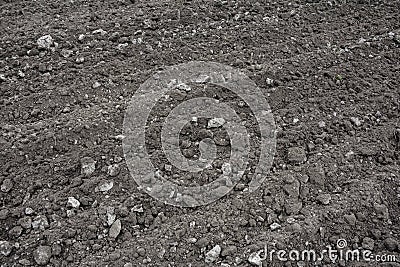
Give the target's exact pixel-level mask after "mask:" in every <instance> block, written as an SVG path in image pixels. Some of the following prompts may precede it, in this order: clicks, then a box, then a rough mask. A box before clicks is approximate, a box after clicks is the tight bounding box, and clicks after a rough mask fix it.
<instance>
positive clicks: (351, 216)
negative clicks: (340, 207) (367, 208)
mask: <svg viewBox="0 0 400 267" xmlns="http://www.w3.org/2000/svg"><path fill="white" fill-rule="evenodd" d="M344 220H345V221H346V222H347V223H348V224H350V225H352V226H354V225H356V221H357V218H356V215H354V214H353V213H352V214H348V215H344Z"/></svg>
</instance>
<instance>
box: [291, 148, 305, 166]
mask: <svg viewBox="0 0 400 267" xmlns="http://www.w3.org/2000/svg"><path fill="white" fill-rule="evenodd" d="M287 159H288V161H289V162H290V163H294V164H299V163H303V162H305V161H306V160H307V156H306V151H305V150H304V148H302V147H290V148H289V149H288V153H287Z"/></svg>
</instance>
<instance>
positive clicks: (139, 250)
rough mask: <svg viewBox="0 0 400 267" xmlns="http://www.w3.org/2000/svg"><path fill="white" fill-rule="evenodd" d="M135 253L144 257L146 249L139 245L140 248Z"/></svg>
mask: <svg viewBox="0 0 400 267" xmlns="http://www.w3.org/2000/svg"><path fill="white" fill-rule="evenodd" d="M137 253H138V254H139V255H140V256H142V257H144V256H145V255H146V249H145V248H142V247H140V248H138V249H137Z"/></svg>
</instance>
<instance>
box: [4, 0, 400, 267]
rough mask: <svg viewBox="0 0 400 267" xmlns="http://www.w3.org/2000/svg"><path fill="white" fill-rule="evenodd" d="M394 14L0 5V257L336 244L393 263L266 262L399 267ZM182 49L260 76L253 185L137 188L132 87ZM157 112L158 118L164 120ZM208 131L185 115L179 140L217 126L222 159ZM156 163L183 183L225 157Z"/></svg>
mask: <svg viewBox="0 0 400 267" xmlns="http://www.w3.org/2000/svg"><path fill="white" fill-rule="evenodd" d="M398 10H400V2H399V1H392V0H390V1H389V0H383V1H379V0H376V1H374V0H369V1H368V0H347V1H346V0H331V1H316V0H307V1H286V0H284V1H256V0H254V1H253V0H251V1H244V0H241V1H221V0H219V1H211V0H207V1H206V0H203V1H200V0H192V1H169V2H168V1H164V0H162V1H139V0H136V1H135V0H131V1H128V0H110V1H83V0H71V1H43V0H38V1H21V0H17V1H11V0H0V95H1V98H0V107H1V112H0V133H1V135H0V185H1V190H0V266H37V265H48V266H126V267H129V266H141V265H147V266H251V264H253V266H256V265H254V264H255V263H251V262H250V261H251V260H250V261H249V257H250V256H251V255H253V256H254V252H257V251H260V250H262V249H264V247H265V245H268V247H269V248H270V249H275V250H279V249H284V250H287V251H289V250H290V249H297V250H301V249H304V248H307V247H308V248H314V249H315V250H319V251H321V250H322V249H324V248H326V246H328V245H331V246H332V247H334V248H335V247H336V245H337V241H338V240H340V239H344V240H346V241H347V244H348V247H349V248H351V249H360V250H365V249H368V250H371V251H372V252H373V253H374V254H376V255H389V254H390V255H397V263H396V262H392V263H385V264H381V263H378V262H362V263H357V262H355V261H348V262H344V261H340V262H339V263H332V262H330V261H329V260H328V259H327V258H325V259H324V260H322V261H321V262H317V263H315V262H301V261H297V260H289V261H286V262H283V261H279V260H278V259H277V258H276V257H275V259H274V261H272V262H270V261H268V260H265V261H264V265H263V266H400V256H399V252H400V245H399V243H398V241H399V239H400V207H399V199H400V180H399V179H400V168H399V163H400V158H399V157H400V153H399V148H400V121H399V109H400V89H399V88H400V79H399V77H400V64H399V62H400V51H399V45H400V30H399V29H400V20H399V15H398ZM46 35H50V36H51V40H50V42H48V43H46V42H39V43H40V44H38V40H39V39H40V38H41V37H43V36H46ZM41 40H42V41H43V40H44V41H46V40H49V39H48V38H47V39H46V38H44V39H41ZM47 45H49V46H47ZM46 46H47V47H46ZM192 60H198V61H200V60H201V61H214V62H219V63H223V64H226V65H230V66H232V67H234V68H237V69H240V70H241V71H242V72H244V73H246V75H248V76H249V77H250V78H251V79H252V80H253V81H254V82H255V83H256V84H257V85H258V86H259V88H260V89H261V90H262V92H263V93H264V96H260V97H265V98H266V99H267V100H268V102H269V104H270V106H271V108H272V111H273V114H274V118H275V123H276V125H277V131H278V132H277V148H276V155H275V158H274V163H273V166H272V168H271V172H270V174H269V176H268V177H267V181H266V182H265V183H264V184H263V186H262V188H260V189H258V190H257V191H256V192H253V193H252V194H249V193H247V192H246V190H245V188H246V180H244V181H243V182H241V183H239V184H238V185H237V186H236V187H235V189H234V190H233V191H232V192H231V193H230V194H228V195H227V196H225V197H223V198H222V199H220V200H219V201H217V202H215V203H212V204H210V205H207V206H202V207H197V208H179V207H173V206H169V205H165V204H162V203H160V202H158V201H157V200H155V199H152V198H151V197H150V196H148V195H147V194H146V193H144V192H143V191H142V190H139V189H138V188H137V186H136V184H135V182H134V180H133V179H132V178H131V177H130V174H129V171H128V168H127V166H126V164H125V162H124V155H123V151H122V142H121V134H122V123H123V118H124V111H125V109H126V107H127V105H128V103H129V100H130V98H131V97H132V96H133V94H134V93H135V90H137V88H138V87H139V86H140V85H141V84H142V83H143V82H144V81H145V80H146V79H148V78H149V77H151V75H153V74H154V73H155V72H157V71H158V70H161V69H162V68H164V67H165V66H170V65H175V64H178V63H184V62H189V61H192ZM221 94H223V93H221ZM179 97H181V98H179ZM185 97H190V96H183V97H182V96H180V95H179V94H178V95H176V96H175V98H174V99H173V101H176V100H177V99H178V101H184V99H185ZM222 98H224V96H223V95H222ZM179 99H180V100H179ZM162 105H163V103H160V106H159V108H158V109H155V110H154V114H153V115H152V116H155V117H157V116H159V117H163V116H166V115H167V114H164V113H165V112H166V111H168V110H166V109H163V108H161V107H162ZM242 112H243V113H245V114H247V115H248V114H250V113H249V112H246V107H243V110H242ZM249 120H251V118H249ZM205 125H206V122H205V121H201V122H200V123H199V125H197V126H196V127H191V126H190V125H188V129H186V130H185V131H186V132H184V133H182V142H186V143H189V145H187V147H189V148H191V149H189V150H190V151H184V150H185V149H187V148H185V147H182V151H183V153H184V154H185V153H186V154H187V156H188V157H196V155H198V147H196V145H195V144H196V142H198V141H199V140H198V139H197V138H198V137H199V136H197V135H196V134H199V133H202V134H204V135H205V136H207V135H211V136H217V137H219V138H220V139H221V140H219V141H220V142H221V144H220V152H221V154H220V161H223V160H224V159H225V158H226V156H229V153H228V154H227V153H226V152H227V151H226V150H229V149H227V148H229V142H228V143H226V142H225V141H224V139H226V133H225V132H223V131H221V132H220V133H215V132H216V131H219V130H215V129H214V130H212V131H211V130H210V131H209V132H207V131H208V130H207V128H206V127H205ZM154 127H157V125H155V126H154ZM252 129H253V131H257V130H256V127H255V126H252ZM213 131H214V132H213ZM210 132H212V134H211V133H210ZM147 137H148V139H147V144H148V145H149V147H148V148H149V150H151V149H152V146H153V145H159V144H158V141H159V140H158V139H157V138H158V137H157V135H154V139H152V137H151V135H149V136H147ZM185 140H186V141H185ZM256 154H257V153H256V152H255V155H256ZM157 159H159V158H157V157H155V160H157ZM94 163H95V164H94ZM164 163H165V162H164V161H160V169H162V170H163V171H165V172H167V173H168V175H170V176H171V177H170V178H171V179H172V180H174V179H175V178H179V179H175V180H181V181H182V183H184V184H189V185H190V184H203V183H207V182H209V181H210V179H211V180H212V177H213V175H214V174H216V173H219V172H220V167H221V162H216V163H215V170H213V171H211V172H214V174H213V173H209V174H206V175H203V176H201V175H200V176H199V175H197V176H196V175H193V176H190V177H189V176H184V175H183V176H184V177H183V178H182V179H180V178H181V176H182V175H180V174H179V172H176V176H173V174H169V172H173V171H174V169H172V171H169V170H165V169H163V168H165V166H163V165H164ZM93 164H94V168H93ZM217 245H218V246H219V247H220V248H221V251H220V252H219V249H218V247H217V248H216V246H217ZM210 250H213V251H214V252H215V254H216V256H215V257H214V258H213V257H211V258H212V259H210V255H211V254H212V253H209V251H210ZM206 255H207V256H208V257H206ZM250 258H251V257H250ZM259 266H261V265H259Z"/></svg>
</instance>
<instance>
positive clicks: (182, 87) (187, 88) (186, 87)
mask: <svg viewBox="0 0 400 267" xmlns="http://www.w3.org/2000/svg"><path fill="white" fill-rule="evenodd" d="M176 88H178V89H179V90H182V91H186V92H190V91H191V90H192V88H190V86H189V85H187V84H186V83H179V84H177V85H176Z"/></svg>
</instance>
